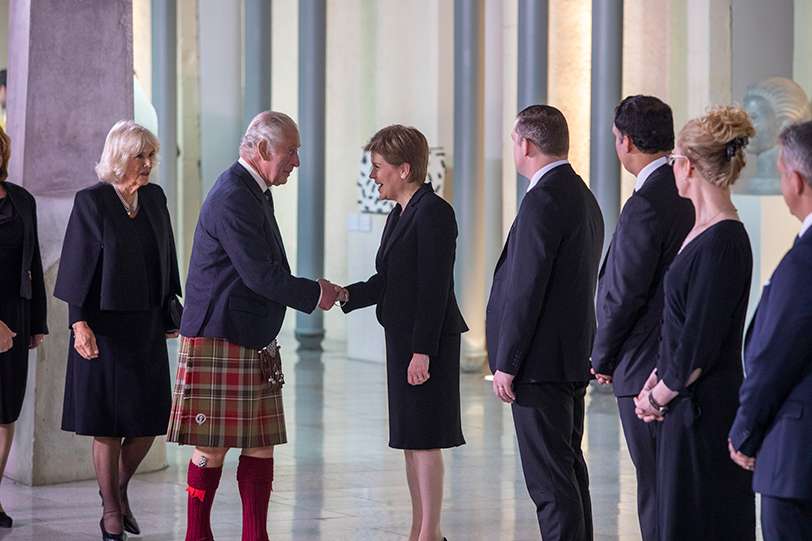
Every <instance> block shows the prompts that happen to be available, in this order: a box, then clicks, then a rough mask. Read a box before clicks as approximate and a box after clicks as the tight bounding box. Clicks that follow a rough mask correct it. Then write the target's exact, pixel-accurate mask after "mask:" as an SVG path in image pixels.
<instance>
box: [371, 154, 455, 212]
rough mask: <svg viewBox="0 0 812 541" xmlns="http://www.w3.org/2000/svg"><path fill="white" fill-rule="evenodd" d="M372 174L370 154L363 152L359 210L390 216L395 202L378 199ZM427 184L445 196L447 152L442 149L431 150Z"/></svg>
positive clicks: (376, 187)
mask: <svg viewBox="0 0 812 541" xmlns="http://www.w3.org/2000/svg"><path fill="white" fill-rule="evenodd" d="M370 172H372V160H371V159H370V156H369V152H363V151H362V152H361V167H360V168H359V171H358V209H359V210H360V211H361V212H369V213H372V214H389V211H390V210H392V208H394V206H395V203H394V201H382V200H381V199H380V198H379V197H378V186H377V185H376V184H375V181H374V180H372V179H371V178H369V174H370ZM426 182H431V185H432V187H433V188H434V192H435V193H436V194H437V195H439V196H441V197H442V195H443V184H444V183H445V150H443V148H442V147H434V148H430V149H429V167H428V171H427V172H426Z"/></svg>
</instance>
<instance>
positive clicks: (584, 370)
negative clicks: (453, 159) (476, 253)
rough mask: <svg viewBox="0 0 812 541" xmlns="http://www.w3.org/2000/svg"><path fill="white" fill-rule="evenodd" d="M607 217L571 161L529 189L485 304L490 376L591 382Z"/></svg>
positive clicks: (546, 175) (528, 381) (520, 380)
mask: <svg viewBox="0 0 812 541" xmlns="http://www.w3.org/2000/svg"><path fill="white" fill-rule="evenodd" d="M602 248H603V216H602V214H601V210H600V207H599V206H598V202H597V201H596V200H595V196H594V195H592V192H590V191H589V188H587V187H586V184H584V182H583V180H581V177H579V176H578V175H577V174H575V171H573V170H572V167H571V166H570V165H569V164H565V165H560V166H558V167H555V168H553V169H552V170H550V171H548V172H547V173H545V174H544V176H542V177H541V179H540V180H539V182H538V184H537V185H536V186H534V187H533V189H532V190H530V191H529V192H527V195H525V197H524V199H523V200H522V204H521V207H520V208H519V212H518V214H517V216H516V219H515V220H514V222H513V226H512V227H511V229H510V234H509V235H508V239H507V243H506V244H505V247H504V249H503V250H502V255H501V256H500V258H499V262H498V263H497V264H496V272H495V273H494V275H493V286H492V287H491V296H490V300H489V301H488V314H487V330H486V334H487V339H488V359H489V362H490V367H491V371H492V372H496V370H501V371H502V372H506V373H508V374H513V375H515V376H516V378H515V380H514V382H515V383H531V382H569V381H586V380H588V379H590V372H589V353H590V351H591V350H592V339H593V338H594V336H595V305H594V295H595V285H596V283H597V281H598V265H599V264H600V258H601V249H602Z"/></svg>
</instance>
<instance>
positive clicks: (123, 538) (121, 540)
mask: <svg viewBox="0 0 812 541" xmlns="http://www.w3.org/2000/svg"><path fill="white" fill-rule="evenodd" d="M99 526H101V531H102V541H127V532H121V533H108V532H107V530H105V529H104V519H101V520H100V521H99Z"/></svg>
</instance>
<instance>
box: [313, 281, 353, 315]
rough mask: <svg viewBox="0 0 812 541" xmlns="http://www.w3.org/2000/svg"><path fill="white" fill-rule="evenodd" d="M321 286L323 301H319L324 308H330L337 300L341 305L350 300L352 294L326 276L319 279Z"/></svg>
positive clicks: (320, 306)
mask: <svg viewBox="0 0 812 541" xmlns="http://www.w3.org/2000/svg"><path fill="white" fill-rule="evenodd" d="M318 282H319V285H320V286H321V301H319V308H321V309H322V310H325V311H327V310H329V309H330V308H332V307H333V305H334V304H336V303H337V302H338V303H339V304H341V305H343V304H345V303H346V302H347V301H348V300H350V294H349V293H347V290H346V289H344V288H343V287H341V286H338V285H336V284H333V283H332V282H330V281H328V280H325V279H324V278H319V279H318Z"/></svg>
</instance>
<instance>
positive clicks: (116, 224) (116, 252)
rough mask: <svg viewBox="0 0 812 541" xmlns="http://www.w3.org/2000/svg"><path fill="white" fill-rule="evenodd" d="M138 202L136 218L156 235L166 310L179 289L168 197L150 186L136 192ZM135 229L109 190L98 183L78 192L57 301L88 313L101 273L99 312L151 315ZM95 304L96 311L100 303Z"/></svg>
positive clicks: (60, 269)
mask: <svg viewBox="0 0 812 541" xmlns="http://www.w3.org/2000/svg"><path fill="white" fill-rule="evenodd" d="M138 197H139V199H140V200H141V203H142V204H141V205H139V210H138V212H143V213H144V214H145V215H146V216H147V218H148V219H149V224H150V225H151V226H152V230H153V232H154V233H155V240H156V243H157V245H158V256H159V258H160V270H161V283H160V284H159V286H158V287H159V288H160V289H159V290H160V292H161V298H162V299H164V308H165V309H167V307H168V304H167V303H168V301H169V299H170V298H173V297H174V296H175V295H180V293H181V288H180V275H179V274H178V260H177V254H176V252H175V238H174V236H173V234H172V224H171V222H170V219H169V210H168V209H167V208H166V196H165V195H164V192H163V190H162V189H161V187H160V186H158V185H157V184H147V185H146V186H142V187H141V188H139V189H138ZM134 228H135V225H134V224H132V220H131V219H130V217H129V216H127V213H126V212H124V209H123V208H122V206H121V201H119V199H118V196H117V195H116V192H115V190H114V189H113V186H112V185H111V184H108V183H106V182H98V183H96V184H94V185H93V186H90V187H89V188H85V189H83V190H80V191H78V192H76V197H75V198H74V201H73V210H72V211H71V215H70V219H69V220H68V228H67V230H66V231H65V242H64V243H63V244H62V256H61V258H60V261H59V273H58V275H57V278H56V285H55V287H54V296H55V297H56V298H58V299H62V300H63V301H65V302H67V303H68V304H70V305H71V306H72V307H78V308H83V307H87V306H88V304H87V303H88V301H90V299H88V293H89V292H90V290H91V285H92V284H93V279H94V274H95V272H96V269H97V268H99V267H100V268H101V299H100V302H99V308H100V309H101V310H116V311H123V312H130V311H140V310H147V309H149V290H148V287H147V280H148V278H149V277H148V276H147V269H146V267H145V266H144V255H143V251H142V249H141V243H140V241H139V240H138V235H137V234H136V233H135V230H134ZM127 229H131V230H132V234H129V235H122V234H120V232H122V231H126V230H127ZM92 302H93V303H94V305H95V302H96V301H95V300H92ZM72 319H74V317H73V316H72ZM71 323H73V321H71Z"/></svg>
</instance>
